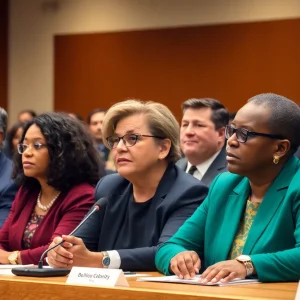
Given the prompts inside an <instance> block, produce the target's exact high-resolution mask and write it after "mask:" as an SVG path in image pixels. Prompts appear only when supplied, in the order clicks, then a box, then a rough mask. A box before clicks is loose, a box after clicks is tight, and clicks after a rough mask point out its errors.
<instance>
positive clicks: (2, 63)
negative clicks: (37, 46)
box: [0, 0, 8, 109]
mask: <svg viewBox="0 0 300 300" xmlns="http://www.w3.org/2000/svg"><path fill="white" fill-rule="evenodd" d="M0 45H1V46H0V106H1V107H3V108H5V109H7V90H8V0H1V1H0Z"/></svg>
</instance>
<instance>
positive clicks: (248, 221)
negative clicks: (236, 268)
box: [228, 200, 260, 259]
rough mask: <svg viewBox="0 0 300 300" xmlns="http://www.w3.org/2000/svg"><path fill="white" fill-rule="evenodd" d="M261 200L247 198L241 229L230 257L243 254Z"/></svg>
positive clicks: (233, 257) (236, 236)
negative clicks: (253, 200) (252, 200)
mask: <svg viewBox="0 0 300 300" xmlns="http://www.w3.org/2000/svg"><path fill="white" fill-rule="evenodd" d="M259 204H260V203H259V202H251V201H249V200H247V204H246V209H245V214H244V217H243V218H242V219H241V222H240V225H239V229H238V231H237V233H236V235H235V238H234V240H233V243H232V247H231V250H230V253H229V255H228V259H235V258H236V257H238V256H239V255H241V254H243V249H244V245H245V243H246V240H247V237H248V233H249V231H250V228H251V226H252V223H253V221H254V218H255V216H256V213H257V211H258V208H259Z"/></svg>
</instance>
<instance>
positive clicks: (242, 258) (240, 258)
mask: <svg viewBox="0 0 300 300" xmlns="http://www.w3.org/2000/svg"><path fill="white" fill-rule="evenodd" d="M237 259H238V260H240V261H250V260H251V258H250V257H249V256H248V255H240V256H238V257H237Z"/></svg>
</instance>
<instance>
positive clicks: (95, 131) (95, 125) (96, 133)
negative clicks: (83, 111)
mask: <svg viewBox="0 0 300 300" xmlns="http://www.w3.org/2000/svg"><path fill="white" fill-rule="evenodd" d="M105 112H106V111H105V110H104V109H102V108H96V109H94V110H92V111H91V112H90V113H89V115H88V117H87V124H88V127H89V130H90V132H91V133H92V136H93V137H94V140H95V143H96V148H97V149H98V151H99V153H100V156H101V158H102V159H103V161H107V160H108V156H109V149H107V148H106V147H105V145H104V144H103V140H102V123H103V119H104V115H105Z"/></svg>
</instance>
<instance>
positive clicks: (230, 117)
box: [229, 112, 236, 120]
mask: <svg viewBox="0 0 300 300" xmlns="http://www.w3.org/2000/svg"><path fill="white" fill-rule="evenodd" d="M235 116H236V112H231V113H229V120H233V119H234V118H235Z"/></svg>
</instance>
